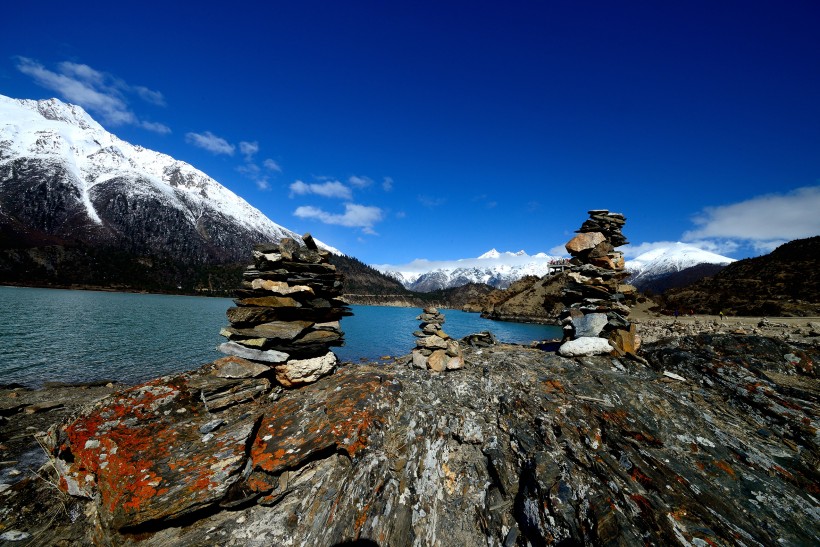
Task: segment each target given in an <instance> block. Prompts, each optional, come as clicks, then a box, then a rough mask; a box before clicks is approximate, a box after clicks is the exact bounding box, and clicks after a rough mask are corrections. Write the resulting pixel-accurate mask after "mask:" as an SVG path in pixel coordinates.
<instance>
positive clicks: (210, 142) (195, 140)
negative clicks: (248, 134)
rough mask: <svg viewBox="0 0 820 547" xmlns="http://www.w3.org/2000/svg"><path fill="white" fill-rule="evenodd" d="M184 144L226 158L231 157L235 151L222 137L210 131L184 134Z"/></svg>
mask: <svg viewBox="0 0 820 547" xmlns="http://www.w3.org/2000/svg"><path fill="white" fill-rule="evenodd" d="M185 142H187V143H188V144H193V145H194V146H197V147H199V148H202V149H204V150H207V151H208V152H211V153H212V154H225V155H227V156H233V153H234V151H235V150H236V147H235V146H234V145H232V144H231V143H229V142H228V141H226V140H225V139H223V138H222V137H217V136H216V135H214V134H213V133H211V132H210V131H206V132H204V133H186V134H185Z"/></svg>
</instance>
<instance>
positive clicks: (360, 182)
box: [347, 175, 373, 188]
mask: <svg viewBox="0 0 820 547" xmlns="http://www.w3.org/2000/svg"><path fill="white" fill-rule="evenodd" d="M347 182H349V183H350V184H351V186H353V187H355V188H367V187H368V186H370V185H371V184H373V179H371V178H370V177H359V176H356V175H353V176H352V177H350V178H349V179H347Z"/></svg>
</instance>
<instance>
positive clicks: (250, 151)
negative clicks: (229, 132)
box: [239, 141, 259, 162]
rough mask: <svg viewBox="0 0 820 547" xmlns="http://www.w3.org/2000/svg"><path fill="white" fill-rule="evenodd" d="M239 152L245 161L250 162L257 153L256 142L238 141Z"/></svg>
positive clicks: (257, 145) (257, 146)
mask: <svg viewBox="0 0 820 547" xmlns="http://www.w3.org/2000/svg"><path fill="white" fill-rule="evenodd" d="M239 152H240V153H241V154H242V155H243V156H244V157H245V161H248V162H249V161H252V160H253V157H254V156H255V155H256V153H257V152H259V143H258V142H256V141H253V142H248V141H240V142H239Z"/></svg>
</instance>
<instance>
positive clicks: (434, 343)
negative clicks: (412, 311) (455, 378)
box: [410, 308, 464, 372]
mask: <svg viewBox="0 0 820 547" xmlns="http://www.w3.org/2000/svg"><path fill="white" fill-rule="evenodd" d="M416 319H417V320H419V321H421V324H420V325H419V329H420V330H417V331H415V332H414V333H413V336H415V337H416V347H415V349H414V350H413V352H412V360H411V361H410V362H411V364H412V365H413V366H414V367H416V368H420V369H422V370H432V371H434V372H443V371H445V370H456V369H460V368H464V356H463V354H462V353H461V346H459V345H458V342H457V341H456V340H453V339H452V338H450V336H449V335H448V334H447V333H446V332H444V331H443V330H442V328H441V326H442V325H443V324H444V314H443V313H441V312H439V311H438V310H437V309H436V308H424V310H422V313H421V315H419V316H418V317H416Z"/></svg>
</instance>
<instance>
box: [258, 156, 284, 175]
mask: <svg viewBox="0 0 820 547" xmlns="http://www.w3.org/2000/svg"><path fill="white" fill-rule="evenodd" d="M262 166H263V167H264V168H265V169H267V170H268V171H273V172H275V173H281V172H282V168H281V167H279V164H278V163H276V162H275V161H273V160H272V159H270V158H268V159H266V160H265V161H263V162H262Z"/></svg>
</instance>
